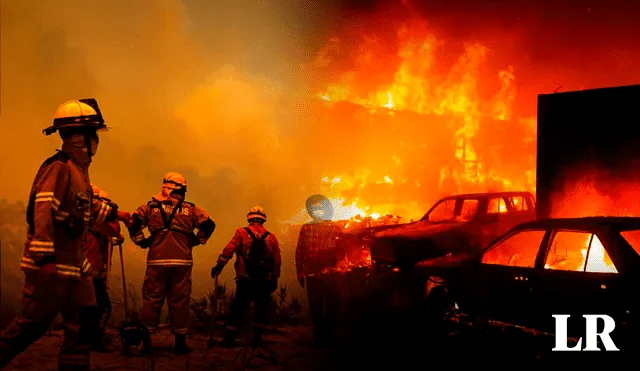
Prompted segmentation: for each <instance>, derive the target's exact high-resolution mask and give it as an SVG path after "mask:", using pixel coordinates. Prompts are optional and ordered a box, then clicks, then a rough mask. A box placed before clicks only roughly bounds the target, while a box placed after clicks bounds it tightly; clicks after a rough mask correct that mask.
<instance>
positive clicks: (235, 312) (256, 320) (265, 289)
mask: <svg viewBox="0 0 640 371" xmlns="http://www.w3.org/2000/svg"><path fill="white" fill-rule="evenodd" d="M271 289H272V284H271V283H270V282H269V281H259V280H251V279H248V278H241V279H238V280H237V281H236V292H235V295H234V296H233V300H232V301H231V305H230V308H229V317H228V318H227V324H226V325H227V330H228V332H229V336H231V335H233V336H235V331H237V330H238V328H240V326H241V325H242V322H243V321H244V319H245V315H246V313H247V310H248V309H249V307H250V306H251V303H253V306H254V309H255V311H254V315H253V333H254V335H255V334H259V335H258V336H259V337H261V336H262V333H263V332H264V329H265V328H266V326H267V324H268V323H269V311H270V308H271V301H272V297H271V294H272V293H273V291H271Z"/></svg>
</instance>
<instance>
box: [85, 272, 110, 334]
mask: <svg viewBox="0 0 640 371" xmlns="http://www.w3.org/2000/svg"><path fill="white" fill-rule="evenodd" d="M93 288H94V291H95V295H96V306H92V307H82V308H81V309H80V311H81V314H82V316H81V317H82V318H83V319H85V322H83V323H81V324H80V326H82V327H85V328H86V331H87V332H88V333H89V334H90V336H91V343H92V345H93V346H99V345H100V344H101V343H102V340H103V338H104V332H105V327H106V326H107V322H109V318H110V317H111V298H110V297H109V292H108V291H107V282H106V279H105V278H103V277H98V278H94V279H93Z"/></svg>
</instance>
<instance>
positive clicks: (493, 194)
mask: <svg viewBox="0 0 640 371" xmlns="http://www.w3.org/2000/svg"><path fill="white" fill-rule="evenodd" d="M500 196H533V195H532V194H531V192H526V191H515V192H484V193H463V194H458V195H453V196H447V197H443V198H442V199H441V201H442V200H452V199H456V198H486V197H500Z"/></svg>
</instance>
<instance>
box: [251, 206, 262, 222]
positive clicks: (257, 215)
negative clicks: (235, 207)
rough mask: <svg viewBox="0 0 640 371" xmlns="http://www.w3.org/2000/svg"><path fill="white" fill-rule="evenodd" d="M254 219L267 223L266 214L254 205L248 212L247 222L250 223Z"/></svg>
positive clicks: (260, 207)
mask: <svg viewBox="0 0 640 371" xmlns="http://www.w3.org/2000/svg"><path fill="white" fill-rule="evenodd" d="M254 219H258V220H261V221H262V222H266V221H267V213H266V212H265V211H264V209H263V208H262V206H260V205H256V206H254V207H252V208H251V209H250V210H249V213H248V214H247V220H249V221H251V220H254Z"/></svg>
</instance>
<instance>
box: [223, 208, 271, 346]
mask: <svg viewBox="0 0 640 371" xmlns="http://www.w3.org/2000/svg"><path fill="white" fill-rule="evenodd" d="M252 213H253V214H254V215H262V217H263V218H264V220H266V214H265V213H264V210H262V208H257V207H256V208H252V209H251V211H250V212H249V215H247V218H248V219H250V220H256V218H255V217H254V218H249V216H251V215H252ZM256 239H258V240H260V239H262V240H264V242H265V244H266V246H264V248H265V250H266V252H267V253H268V255H270V257H271V259H270V260H269V262H270V264H271V266H270V267H267V268H268V270H267V272H268V273H267V275H266V277H263V276H255V275H253V276H252V275H251V274H250V273H251V272H248V271H247V265H246V259H247V257H250V256H251V249H252V248H253V247H254V241H255V240H256ZM234 254H235V255H236V262H235V269H236V292H235V295H234V297H233V300H232V301H231V306H230V308H229V316H228V317H227V336H225V341H227V342H228V344H230V345H234V343H235V331H237V330H238V328H239V327H240V325H242V322H243V321H244V316H245V314H246V312H247V310H248V309H249V306H251V303H253V304H254V308H255V312H254V318H253V323H254V335H255V336H256V339H258V340H260V341H261V339H262V333H263V331H264V328H265V327H266V325H267V323H268V322H269V313H270V308H271V300H272V298H271V294H272V293H273V291H274V290H275V288H274V287H273V283H274V282H275V283H276V285H277V280H278V278H279V277H280V268H281V265H282V257H281V255H280V245H279V243H278V239H277V238H276V236H275V235H274V234H273V233H270V232H269V231H267V230H266V229H265V228H264V226H263V225H262V221H256V222H252V223H251V224H249V226H248V227H247V228H239V229H237V230H236V233H235V235H234V236H233V238H232V239H231V241H229V243H228V244H227V246H225V248H224V250H223V251H222V254H220V256H219V257H218V263H217V264H218V266H224V265H225V264H227V262H228V261H229V260H230V259H231V258H232V257H233V255H234ZM232 337H233V338H232ZM254 340H255V339H254ZM225 341H223V344H224V343H225ZM221 345H222V344H221Z"/></svg>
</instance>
